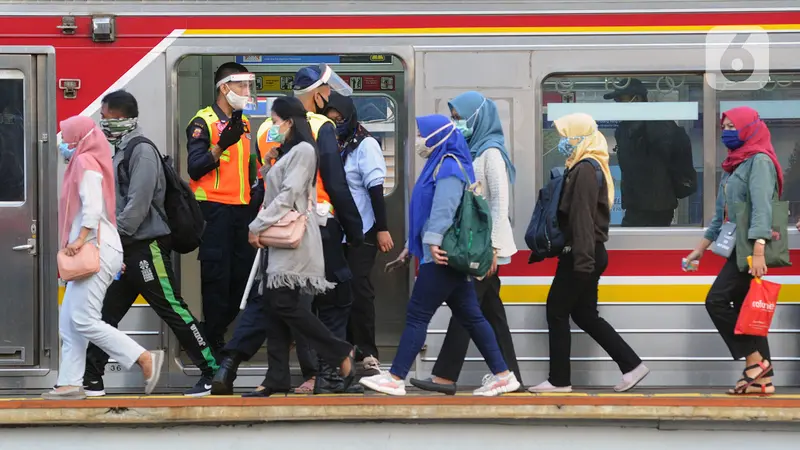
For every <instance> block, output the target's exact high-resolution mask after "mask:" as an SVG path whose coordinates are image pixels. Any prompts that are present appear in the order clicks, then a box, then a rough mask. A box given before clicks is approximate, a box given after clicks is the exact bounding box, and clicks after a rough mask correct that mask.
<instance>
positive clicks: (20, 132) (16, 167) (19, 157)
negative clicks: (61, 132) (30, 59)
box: [0, 70, 25, 203]
mask: <svg viewBox="0 0 800 450" xmlns="http://www.w3.org/2000/svg"><path fill="white" fill-rule="evenodd" d="M24 83H25V79H24V75H23V74H22V72H20V71H18V70H0V180H3V181H2V183H0V202H15V203H19V202H24V201H25V94H24Z"/></svg>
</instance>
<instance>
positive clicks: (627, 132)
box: [542, 74, 703, 227]
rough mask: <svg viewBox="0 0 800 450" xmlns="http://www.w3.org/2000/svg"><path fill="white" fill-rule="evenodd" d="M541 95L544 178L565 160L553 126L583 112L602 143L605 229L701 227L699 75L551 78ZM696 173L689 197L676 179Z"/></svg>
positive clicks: (683, 178)
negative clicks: (607, 178)
mask: <svg viewBox="0 0 800 450" xmlns="http://www.w3.org/2000/svg"><path fill="white" fill-rule="evenodd" d="M542 97H543V103H544V104H543V106H544V108H543V111H544V117H543V123H544V129H543V144H544V146H543V164H542V167H543V171H542V175H543V176H547V174H549V172H550V169H551V168H553V167H556V166H561V165H564V164H565V161H566V158H567V156H566V155H563V154H562V153H561V152H560V151H559V149H558V142H559V139H560V135H559V133H558V131H557V130H556V129H555V127H554V121H555V120H556V119H559V118H561V117H564V116H566V115H568V114H572V113H585V114H588V115H590V116H592V118H593V119H594V120H595V121H596V122H597V126H598V129H599V131H600V133H601V134H602V135H603V137H604V138H605V141H606V143H607V148H608V153H609V166H610V171H611V176H612V178H613V179H614V205H612V207H611V225H612V226H623V227H668V226H697V225H701V224H702V222H703V198H702V194H703V189H702V186H703V128H702V121H701V120H700V119H701V117H700V113H701V111H702V107H703V106H702V101H703V77H702V76H701V75H696V74H663V75H653V74H648V75H636V76H628V75H620V74H609V75H592V76H583V75H565V76H554V77H550V78H548V79H546V80H545V81H544V83H543V92H542ZM572 137H577V136H572ZM695 172H696V173H697V178H696V184H695V185H694V186H693V188H694V191H693V192H692V186H690V187H689V189H687V188H686V186H684V185H682V183H681V180H686V179H688V178H689V177H691V176H693V174H694V173H695ZM682 190H683V191H685V192H681V191H682Z"/></svg>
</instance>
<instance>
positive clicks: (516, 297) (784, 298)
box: [500, 284, 800, 303]
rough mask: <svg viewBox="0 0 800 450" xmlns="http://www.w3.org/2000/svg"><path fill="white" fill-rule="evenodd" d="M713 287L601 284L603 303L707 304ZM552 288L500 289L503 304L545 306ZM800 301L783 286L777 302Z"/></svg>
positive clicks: (799, 288) (799, 293)
mask: <svg viewBox="0 0 800 450" xmlns="http://www.w3.org/2000/svg"><path fill="white" fill-rule="evenodd" d="M710 288H711V286H710V285H680V284H671V285H656V284H653V285H602V284H601V285H600V287H599V290H598V291H599V292H598V298H599V299H600V303H705V301H706V294H708V290H709V289H710ZM549 290H550V286H536V285H529V286H507V285H504V286H502V287H501V288H500V297H501V298H502V299H503V303H545V302H546V301H547V293H548V291H549ZM797 301H800V285H797V284H784V285H783V286H781V292H780V296H779V297H778V302H797Z"/></svg>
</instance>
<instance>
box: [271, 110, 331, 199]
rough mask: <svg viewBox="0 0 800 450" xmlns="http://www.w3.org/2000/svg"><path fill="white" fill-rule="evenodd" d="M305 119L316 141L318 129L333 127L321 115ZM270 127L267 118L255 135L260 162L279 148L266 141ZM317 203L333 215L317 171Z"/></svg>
mask: <svg viewBox="0 0 800 450" xmlns="http://www.w3.org/2000/svg"><path fill="white" fill-rule="evenodd" d="M306 117H307V118H308V124H309V125H310V126H311V133H312V134H313V135H314V139H317V136H318V135H319V129H320V128H322V126H323V125H325V124H326V123H330V124H331V125H334V127H335V124H334V123H333V121H332V120H331V119H328V118H327V117H325V116H323V115H321V114H314V113H307V115H306ZM271 127H272V119H271V118H269V117H268V118H267V119H266V120H265V121H264V123H262V124H261V126H260V127H258V133H256V139H257V141H256V142H257V143H258V152H259V154H260V155H261V161H264V159H265V158H266V156H267V153H269V151H270V150H272V149H273V148H275V147H279V146H280V144H279V143H278V142H275V141H269V140H267V136H268V135H269V129H270V128H271ZM259 176H260V174H259ZM317 203H325V204H327V205H328V208H329V209H330V211H331V214H333V205H332V204H331V197H330V195H328V191H326V190H325V185H324V184H323V183H322V177H321V176H320V174H319V171H317Z"/></svg>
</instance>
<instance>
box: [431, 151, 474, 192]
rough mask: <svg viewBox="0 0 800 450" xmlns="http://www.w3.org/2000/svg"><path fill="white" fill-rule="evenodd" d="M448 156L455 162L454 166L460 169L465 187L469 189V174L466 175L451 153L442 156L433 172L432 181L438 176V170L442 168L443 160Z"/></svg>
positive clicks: (459, 162)
mask: <svg viewBox="0 0 800 450" xmlns="http://www.w3.org/2000/svg"><path fill="white" fill-rule="evenodd" d="M448 156H449V157H451V158H453V159H454V160H455V161H456V164H458V168H459V169H461V173H462V174H464V179H465V180H466V182H467V187H469V185H470V183H472V181H470V179H469V174H467V171H466V169H464V166H463V165H462V164H461V161H459V159H458V158H456V155H454V154H452V153H445V154H444V155H443V156H442V159H440V160H439V164H437V165H436V169H434V170H433V179H434V180H435V179H436V176H437V175H439V169H441V168H442V164H444V159H445V158H447V157H448Z"/></svg>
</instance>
